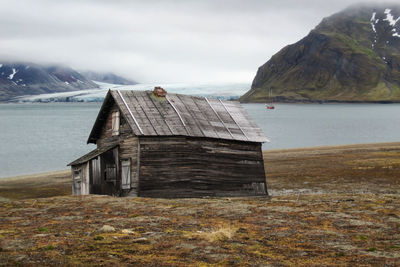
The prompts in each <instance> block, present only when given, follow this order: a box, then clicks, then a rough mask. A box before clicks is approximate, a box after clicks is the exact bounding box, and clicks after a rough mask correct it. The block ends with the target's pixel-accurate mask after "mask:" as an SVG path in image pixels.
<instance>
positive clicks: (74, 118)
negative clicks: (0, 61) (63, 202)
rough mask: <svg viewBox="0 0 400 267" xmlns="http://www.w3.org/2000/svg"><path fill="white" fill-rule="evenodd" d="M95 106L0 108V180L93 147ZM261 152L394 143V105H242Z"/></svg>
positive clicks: (397, 121) (397, 110)
mask: <svg viewBox="0 0 400 267" xmlns="http://www.w3.org/2000/svg"><path fill="white" fill-rule="evenodd" d="M100 105H101V104H100V103H49V104H0V129H1V130H0V177H8V176H14V175H21V174H30V173H37V172H45V171H52V170H60V169H66V168H67V167H66V165H67V164H68V163H69V162H71V161H73V160H74V159H76V158H78V157H79V156H82V155H83V154H85V153H86V152H88V151H90V150H92V149H94V145H86V140H87V137H88V135H89V133H90V130H91V127H92V125H93V123H94V120H95V118H96V116H97V113H98V110H99V108H100ZM244 107H245V108H246V109H247V111H248V112H249V114H250V116H251V117H252V118H253V119H254V120H255V121H256V123H257V124H258V125H259V126H260V127H261V128H262V129H263V130H264V132H265V134H266V135H267V136H268V137H269V139H270V140H271V143H268V144H265V145H264V149H280V148H295V147H308V146H321V145H337V144H356V143H371V142H391V141H400V104H390V105H382V104H324V105H319V104H277V105H276V109H275V110H267V109H265V107H264V105H262V104H246V105H244Z"/></svg>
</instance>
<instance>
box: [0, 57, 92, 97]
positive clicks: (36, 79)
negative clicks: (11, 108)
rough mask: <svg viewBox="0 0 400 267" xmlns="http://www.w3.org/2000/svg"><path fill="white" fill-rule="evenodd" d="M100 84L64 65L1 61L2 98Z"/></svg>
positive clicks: (64, 90)
mask: <svg viewBox="0 0 400 267" xmlns="http://www.w3.org/2000/svg"><path fill="white" fill-rule="evenodd" d="M98 87H99V86H98V85H97V84H96V83H94V82H92V81H91V80H89V79H87V78H86V77H84V76H83V75H81V74H80V73H78V72H77V71H75V70H73V69H72V68H69V67H64V66H55V65H53V66H42V65H38V64H33V63H8V62H3V63H1V62H0V101H7V100H10V99H12V98H14V97H17V96H21V95H36V94H44V93H54V92H67V91H76V90H82V89H91V88H98Z"/></svg>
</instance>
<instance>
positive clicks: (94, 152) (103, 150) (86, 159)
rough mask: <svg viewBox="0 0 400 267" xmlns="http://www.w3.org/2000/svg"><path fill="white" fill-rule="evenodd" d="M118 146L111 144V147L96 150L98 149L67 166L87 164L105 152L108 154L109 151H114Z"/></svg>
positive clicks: (106, 146)
mask: <svg viewBox="0 0 400 267" xmlns="http://www.w3.org/2000/svg"><path fill="white" fill-rule="evenodd" d="M116 146H117V144H110V145H105V146H102V147H100V148H96V149H94V150H92V151H90V152H89V153H87V154H85V155H83V156H82V157H80V158H79V159H76V160H74V161H73V162H71V163H69V164H68V165H67V166H72V165H78V164H81V163H85V162H87V161H88V160H91V159H93V158H95V157H97V156H98V155H100V154H103V153H104V152H107V151H109V150H111V149H113V148H114V147H116Z"/></svg>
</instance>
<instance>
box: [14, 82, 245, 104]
mask: <svg viewBox="0 0 400 267" xmlns="http://www.w3.org/2000/svg"><path fill="white" fill-rule="evenodd" d="M93 82H95V83H96V84H98V85H99V86H100V88H97V89H87V90H79V91H71V92H62V93H51V94H40V95H25V96H20V97H16V98H14V99H13V100H12V102H100V101H103V99H104V97H105V96H106V94H107V92H108V90H109V89H112V90H137V91H145V90H153V89H154V87H155V86H161V87H163V88H164V89H165V90H166V91H167V92H169V93H174V94H185V95H194V96H206V97H214V98H219V99H228V100H233V99H238V98H239V97H240V96H241V95H243V94H244V93H246V92H247V91H248V90H249V89H250V83H142V84H135V85H118V84H110V83H103V82H98V81H93Z"/></svg>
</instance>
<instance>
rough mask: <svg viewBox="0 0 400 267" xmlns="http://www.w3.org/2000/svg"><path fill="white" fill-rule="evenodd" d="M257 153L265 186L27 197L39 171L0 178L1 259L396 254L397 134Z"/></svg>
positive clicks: (304, 261)
mask: <svg viewBox="0 0 400 267" xmlns="http://www.w3.org/2000/svg"><path fill="white" fill-rule="evenodd" d="M264 156H265V165H266V170H267V177H268V186H269V191H270V192H271V193H272V196H270V197H267V198H263V197H262V198H260V197H254V198H252V197H248V198H205V199H148V198H115V197H109V196H83V197H82V196H81V197H73V196H58V197H50V198H35V199H23V198H26V195H24V192H25V191H24V190H28V189H31V191H35V190H37V191H36V193H34V192H31V193H30V194H32V195H37V193H38V192H41V190H40V185H39V184H40V183H39V184H37V185H36V186H34V187H33V189H32V188H29V187H28V185H31V184H34V182H33V181H31V182H30V183H27V184H25V183H19V184H18V186H17V184H13V183H14V182H15V181H14V182H9V183H8V184H7V183H6V182H4V183H1V184H0V186H1V187H2V188H5V187H7V188H14V189H15V192H14V193H13V194H10V193H8V192H6V191H5V190H3V191H0V196H2V197H6V196H8V198H11V197H10V196H12V197H14V198H16V199H19V200H16V201H5V202H2V203H0V265H1V266H15V265H22V266H32V265H33V266H48V265H57V266H58V265H73V266H74V265H84V266H86V265H89V266H98V265H106V266H110V265H114V266H120V265H143V266H213V265H214V266H264V265H272V266H399V265H400V241H399V240H400V195H399V193H400V163H399V158H400V143H392V144H372V145H358V146H341V147H329V148H314V149H296V150H285V151H271V152H265V153H264ZM68 176H69V175H68ZM48 178H49V177H47V178H43V179H45V181H46V180H47V181H48ZM64 179H65V181H66V179H67V178H64ZM68 179H69V178H68ZM61 180H63V179H61ZM23 185H26V188H23V187H24V186H23ZM52 186H53V187H54V188H59V187H61V188H62V187H65V185H64V182H60V183H59V182H55V183H53V185H52ZM21 187H22V189H21ZM46 187H48V188H51V184H50V183H47V182H46ZM68 187H69V189H70V185H68ZM18 194H19V195H18ZM104 225H110V226H112V227H114V228H115V231H110V232H103V231H101V228H102V227H103V226H104ZM124 229H129V230H124Z"/></svg>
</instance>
